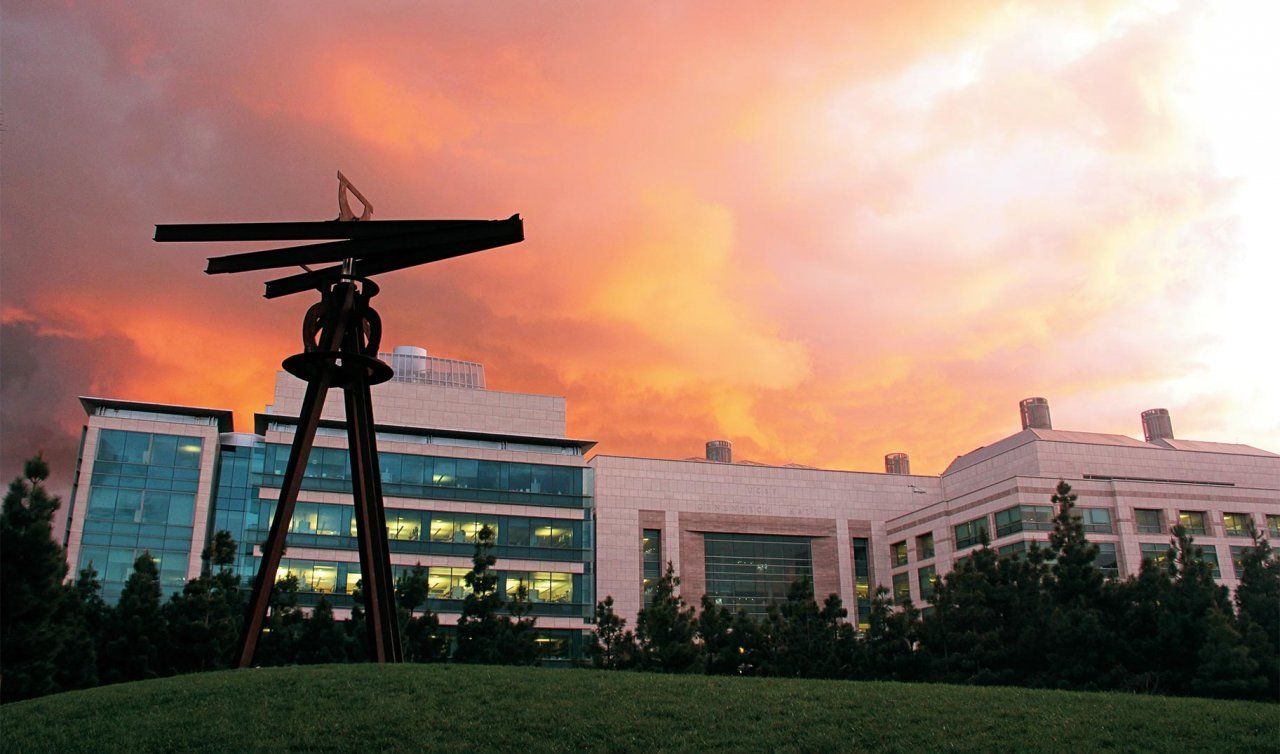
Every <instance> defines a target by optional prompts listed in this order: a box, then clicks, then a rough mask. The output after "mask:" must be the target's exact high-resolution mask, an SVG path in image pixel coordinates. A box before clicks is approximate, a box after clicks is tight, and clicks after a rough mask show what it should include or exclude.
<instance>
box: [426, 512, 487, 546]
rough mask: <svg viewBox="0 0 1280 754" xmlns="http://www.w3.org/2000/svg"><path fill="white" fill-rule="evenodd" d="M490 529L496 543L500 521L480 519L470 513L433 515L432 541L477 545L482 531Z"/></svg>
mask: <svg viewBox="0 0 1280 754" xmlns="http://www.w3.org/2000/svg"><path fill="white" fill-rule="evenodd" d="M486 526H487V527H489V531H491V532H493V538H494V541H495V542H496V541H497V538H498V521H497V519H494V518H480V517H477V516H474V515H472V514H469V513H432V514H431V541H432V542H454V543H457V544H475V542H476V540H477V539H479V537H480V530H481V529H483V528H484V527H486Z"/></svg>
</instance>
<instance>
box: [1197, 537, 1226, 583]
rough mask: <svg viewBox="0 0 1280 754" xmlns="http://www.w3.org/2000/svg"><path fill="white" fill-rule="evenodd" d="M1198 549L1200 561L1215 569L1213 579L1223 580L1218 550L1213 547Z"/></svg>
mask: <svg viewBox="0 0 1280 754" xmlns="http://www.w3.org/2000/svg"><path fill="white" fill-rule="evenodd" d="M1198 547H1199V548H1200V561H1201V562H1202V563H1208V564H1209V565H1210V567H1212V568H1213V577H1214V578H1215V579H1220V578H1222V568H1221V567H1219V565H1218V548H1217V547H1214V546H1213V545H1208V546H1198Z"/></svg>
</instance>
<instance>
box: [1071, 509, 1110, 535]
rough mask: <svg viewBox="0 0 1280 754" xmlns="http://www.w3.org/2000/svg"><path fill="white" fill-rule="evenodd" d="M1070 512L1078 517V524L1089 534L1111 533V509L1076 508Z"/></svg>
mask: <svg viewBox="0 0 1280 754" xmlns="http://www.w3.org/2000/svg"><path fill="white" fill-rule="evenodd" d="M1072 514H1073V515H1075V516H1076V517H1078V518H1079V519H1080V524H1081V525H1082V526H1083V527H1084V530H1085V531H1086V532H1089V533H1091V534H1112V533H1114V532H1113V529H1112V528H1111V511H1110V510H1108V509H1107V508H1076V509H1075V510H1074V511H1072Z"/></svg>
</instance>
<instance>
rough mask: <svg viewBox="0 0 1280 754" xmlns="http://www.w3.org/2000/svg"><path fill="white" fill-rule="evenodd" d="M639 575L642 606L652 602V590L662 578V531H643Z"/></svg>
mask: <svg viewBox="0 0 1280 754" xmlns="http://www.w3.org/2000/svg"><path fill="white" fill-rule="evenodd" d="M640 557H641V563H642V565H641V570H642V572H641V574H640V586H641V588H642V589H643V590H644V604H645V606H646V607H647V606H648V605H649V604H650V603H652V602H653V590H654V589H655V588H656V587H657V585H658V580H659V579H661V578H662V531H661V530H659V529H645V530H644V533H643V534H642V535H641V537H640Z"/></svg>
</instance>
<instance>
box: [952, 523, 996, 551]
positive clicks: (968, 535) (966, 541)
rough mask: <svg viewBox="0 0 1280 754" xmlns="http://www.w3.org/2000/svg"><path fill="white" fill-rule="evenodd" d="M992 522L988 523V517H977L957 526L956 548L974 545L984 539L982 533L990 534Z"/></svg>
mask: <svg viewBox="0 0 1280 754" xmlns="http://www.w3.org/2000/svg"><path fill="white" fill-rule="evenodd" d="M989 527H990V524H988V523H987V517H986V516H983V517H982V518H975V519H973V520H972V521H965V522H964V523H963V524H959V525H957V526H956V527H955V533H956V549H957V550H958V549H960V548H962V547H972V546H973V545H976V544H978V543H979V542H981V541H982V535H983V534H986V535H987V536H990V532H991V529H990V528H989Z"/></svg>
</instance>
